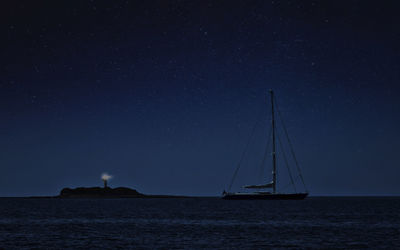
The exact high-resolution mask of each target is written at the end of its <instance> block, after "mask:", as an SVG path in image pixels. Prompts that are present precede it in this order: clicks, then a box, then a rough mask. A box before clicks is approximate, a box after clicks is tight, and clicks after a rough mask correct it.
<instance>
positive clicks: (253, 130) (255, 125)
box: [228, 110, 263, 192]
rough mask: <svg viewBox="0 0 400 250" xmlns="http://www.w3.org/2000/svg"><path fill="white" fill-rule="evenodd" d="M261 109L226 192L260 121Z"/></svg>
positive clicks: (230, 186)
mask: <svg viewBox="0 0 400 250" xmlns="http://www.w3.org/2000/svg"><path fill="white" fill-rule="evenodd" d="M262 111H263V110H261V111H260V113H259V115H258V120H257V121H256V123H255V124H254V126H253V129H252V130H251V133H250V138H249V140H248V141H247V143H246V146H245V148H244V151H243V153H242V155H241V157H240V160H239V163H238V165H237V167H236V169H235V172H234V173H233V176H232V179H231V182H230V183H229V187H228V192H229V191H230V190H231V188H232V185H233V182H234V180H235V178H236V175H237V173H238V171H239V168H240V166H241V164H242V162H243V159H244V156H245V155H246V152H247V149H248V148H249V145H250V142H251V139H252V138H253V136H254V132H255V131H256V128H257V125H258V124H259V123H260V121H261V114H262Z"/></svg>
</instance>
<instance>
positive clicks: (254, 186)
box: [243, 182, 274, 188]
mask: <svg viewBox="0 0 400 250" xmlns="http://www.w3.org/2000/svg"><path fill="white" fill-rule="evenodd" d="M273 186H274V183H273V182H270V183H267V184H262V185H247V186H243V187H244V188H272V187H273Z"/></svg>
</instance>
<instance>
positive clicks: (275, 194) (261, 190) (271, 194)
mask: <svg viewBox="0 0 400 250" xmlns="http://www.w3.org/2000/svg"><path fill="white" fill-rule="evenodd" d="M269 92H270V95H271V109H272V112H271V116H272V128H271V129H272V152H271V154H272V181H270V182H268V183H265V184H260V185H246V186H243V188H246V189H251V190H256V191H253V192H243V193H241V192H236V193H233V192H229V190H230V188H231V186H232V182H233V180H234V178H235V176H236V174H237V171H238V169H239V167H240V163H239V165H238V167H237V168H236V170H235V172H234V175H233V178H232V181H231V184H230V186H229V189H228V192H226V191H225V190H224V191H223V193H222V199H225V200H303V199H305V198H306V197H307V196H308V192H307V188H306V186H305V184H304V180H303V177H302V175H301V171H300V168H299V166H298V163H297V160H296V157H295V155H294V151H293V148H292V146H291V143H290V140H289V137H288V136H287V131H286V128H285V127H284V125H283V122H282V125H283V127H284V131H285V134H286V136H287V139H288V142H289V145H290V147H291V149H292V150H291V152H292V154H293V158H294V160H295V162H296V166H297V169H298V172H299V177H300V178H301V181H302V182H303V185H304V188H305V190H306V191H305V192H294V193H281V192H279V191H278V190H277V178H276V177H277V176H276V175H277V171H276V127H275V126H276V124H275V110H274V103H275V102H274V93H273V91H272V90H270V91H269ZM278 112H279V110H278ZM285 161H286V159H285ZM286 163H287V162H286ZM289 173H290V172H289ZM290 179H291V181H292V184H293V185H294V181H293V178H292V175H291V174H290ZM267 189H272V190H271V191H266V190H267Z"/></svg>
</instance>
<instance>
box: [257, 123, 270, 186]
mask: <svg viewBox="0 0 400 250" xmlns="http://www.w3.org/2000/svg"><path fill="white" fill-rule="evenodd" d="M271 134H272V127H271V128H270V130H269V134H268V138H267V145H266V147H265V152H264V157H263V159H262V161H261V165H260V175H259V178H261V180H259V182H260V183H261V181H262V177H263V175H264V164H265V160H266V159H267V155H268V148H269V143H270V139H271Z"/></svg>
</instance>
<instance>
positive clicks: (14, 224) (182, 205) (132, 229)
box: [0, 197, 400, 249]
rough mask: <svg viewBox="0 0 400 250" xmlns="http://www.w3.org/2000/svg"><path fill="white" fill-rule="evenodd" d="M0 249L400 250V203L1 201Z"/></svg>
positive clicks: (312, 199)
mask: <svg viewBox="0 0 400 250" xmlns="http://www.w3.org/2000/svg"><path fill="white" fill-rule="evenodd" d="M0 248H1V249H32V248H33V249H321V248H322V249H327V248H328V249H400V197H309V198H307V199H305V200H299V201H257V200H253V201H235V200H222V199H219V198H164V199H154V198H153V199H56V198H0Z"/></svg>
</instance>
